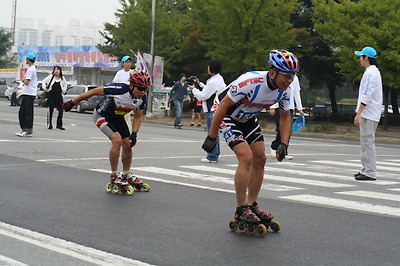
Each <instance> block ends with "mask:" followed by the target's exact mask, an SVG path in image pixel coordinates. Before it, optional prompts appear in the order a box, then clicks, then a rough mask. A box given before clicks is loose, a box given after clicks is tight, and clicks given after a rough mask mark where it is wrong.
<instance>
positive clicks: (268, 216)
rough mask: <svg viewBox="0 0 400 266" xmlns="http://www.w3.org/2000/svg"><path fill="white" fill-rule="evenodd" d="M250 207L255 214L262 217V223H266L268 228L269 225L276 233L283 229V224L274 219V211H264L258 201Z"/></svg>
mask: <svg viewBox="0 0 400 266" xmlns="http://www.w3.org/2000/svg"><path fill="white" fill-rule="evenodd" d="M249 208H250V210H251V211H252V212H253V213H254V214H255V215H257V217H258V218H259V219H260V221H261V223H262V224H263V225H265V227H266V228H267V230H268V227H269V228H271V230H272V231H274V232H275V233H276V232H279V231H280V230H281V225H280V224H279V223H278V222H277V221H272V219H273V218H274V214H273V213H269V212H266V211H263V210H262V209H261V208H260V207H258V203H257V202H253V205H250V206H249Z"/></svg>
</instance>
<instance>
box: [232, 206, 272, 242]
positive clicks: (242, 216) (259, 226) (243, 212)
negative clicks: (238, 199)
mask: <svg viewBox="0 0 400 266" xmlns="http://www.w3.org/2000/svg"><path fill="white" fill-rule="evenodd" d="M229 228H230V229H231V231H232V232H235V231H236V230H237V229H239V231H240V232H241V233H245V232H246V231H248V232H249V233H250V234H251V235H254V234H255V233H258V235H259V236H261V237H262V236H265V234H266V233H267V227H266V226H265V225H264V224H263V223H262V222H261V220H260V218H258V217H257V215H256V214H254V213H253V212H252V211H251V209H250V208H249V206H247V205H246V206H240V207H237V208H236V212H235V219H232V220H231V221H230V222H229Z"/></svg>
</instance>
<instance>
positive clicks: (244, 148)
mask: <svg viewBox="0 0 400 266" xmlns="http://www.w3.org/2000/svg"><path fill="white" fill-rule="evenodd" d="M233 151H234V152H235V154H236V157H237V158H238V162H239V165H238V167H237V169H236V173H235V189H236V200H237V206H242V205H246V204H247V201H246V192H247V184H248V182H249V181H248V177H249V171H250V167H251V161H252V157H253V154H252V151H251V149H250V147H249V145H248V144H247V142H242V143H240V144H238V145H236V146H235V147H234V148H233Z"/></svg>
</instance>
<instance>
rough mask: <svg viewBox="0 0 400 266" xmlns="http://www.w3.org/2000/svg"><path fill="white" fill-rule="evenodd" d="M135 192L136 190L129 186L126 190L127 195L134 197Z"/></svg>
mask: <svg viewBox="0 0 400 266" xmlns="http://www.w3.org/2000/svg"><path fill="white" fill-rule="evenodd" d="M133 192H135V189H134V188H133V187H132V186H131V185H128V187H127V188H126V194H128V195H129V196H132V195H133Z"/></svg>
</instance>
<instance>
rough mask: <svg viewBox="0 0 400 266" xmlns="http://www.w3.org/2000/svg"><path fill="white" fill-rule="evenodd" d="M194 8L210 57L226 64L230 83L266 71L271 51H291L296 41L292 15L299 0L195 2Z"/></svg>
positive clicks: (224, 69)
mask: <svg viewBox="0 0 400 266" xmlns="http://www.w3.org/2000/svg"><path fill="white" fill-rule="evenodd" d="M190 7H191V10H190V12H189V14H190V17H191V18H192V19H193V23H195V24H196V25H197V26H198V30H199V32H200V36H201V38H200V40H199V42H200V44H201V45H202V46H204V48H205V49H206V51H207V52H206V56H207V57H208V58H212V57H215V58H218V59H220V60H221V61H222V62H223V72H224V73H225V74H228V75H225V79H227V80H229V79H233V78H234V77H236V76H237V75H238V74H241V73H243V72H246V71H249V70H255V69H259V70H262V69H266V68H267V67H268V53H269V51H270V50H271V49H288V48H289V44H290V43H292V42H293V41H294V39H295V31H294V30H293V29H292V25H291V23H290V15H291V14H292V13H293V12H294V11H295V8H296V0H269V1H265V0H253V1H248V0H236V1H230V0H219V1H213V0H192V1H191V2H190ZM229 74H230V76H229Z"/></svg>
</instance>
